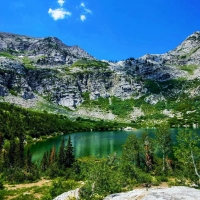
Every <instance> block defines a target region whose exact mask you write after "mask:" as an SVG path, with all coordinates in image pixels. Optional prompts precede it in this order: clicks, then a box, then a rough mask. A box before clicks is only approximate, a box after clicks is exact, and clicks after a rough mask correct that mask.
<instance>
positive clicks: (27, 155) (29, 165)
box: [26, 149, 33, 170]
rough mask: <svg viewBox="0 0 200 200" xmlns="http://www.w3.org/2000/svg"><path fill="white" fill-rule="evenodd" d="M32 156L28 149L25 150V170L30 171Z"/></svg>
mask: <svg viewBox="0 0 200 200" xmlns="http://www.w3.org/2000/svg"><path fill="white" fill-rule="evenodd" d="M31 160H32V154H31V152H30V149H28V150H27V154H26V167H27V169H28V170H29V169H31V167H32V165H33V163H32V161H31Z"/></svg>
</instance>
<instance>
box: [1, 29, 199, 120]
mask: <svg viewBox="0 0 200 200" xmlns="http://www.w3.org/2000/svg"><path fill="white" fill-rule="evenodd" d="M199 65H200V32H199V31H197V32H195V33H193V34H192V35H190V36H188V37H187V38H186V40H184V41H183V42H182V43H181V44H180V45H179V46H178V47H177V48H175V49H173V50H171V51H169V52H167V53H165V54H146V55H144V56H142V57H140V58H137V59H135V58H128V59H126V60H123V61H118V62H110V61H106V60H104V61H101V60H98V59H96V58H94V57H93V56H91V55H89V54H88V53H87V52H85V51H84V50H83V49H81V48H80V47H78V46H71V47H70V46H67V45H65V44H64V43H62V41H61V40H59V39H58V38H56V37H46V38H32V37H29V36H22V35H16V34H11V33H4V32H0V96H1V101H6V102H11V103H15V104H18V105H21V106H24V107H33V108H34V107H36V108H38V104H43V106H44V105H47V104H51V106H52V107H54V106H63V107H62V108H64V107H68V108H70V109H72V110H74V111H70V112H71V113H73V114H74V115H76V116H79V115H80V116H84V117H94V118H97V119H106V120H128V121H135V120H136V121H137V118H139V119H140V121H141V120H142V119H141V118H142V117H143V116H146V112H147V111H146V110H145V109H144V108H142V106H144V104H145V105H146V104H148V105H149V107H150V106H151V105H157V104H159V103H163V102H165V104H166V102H167V101H168V99H169V98H172V97H173V98H176V101H177V100H178V98H180V94H181V95H184V94H185V93H186V92H187V93H188V96H189V97H191V98H194V97H196V96H198V95H199V94H200V92H199V91H200V90H199V82H198V81H199V78H200V67H199ZM195 81H196V82H195ZM191 82H192V83H193V84H191ZM184 85H185V88H184V87H183V86H184ZM186 87H189V90H188V88H186ZM117 99H118V100H117ZM31 101H32V102H33V103H31V106H28V105H27V102H31ZM138 101H141V102H143V103H142V104H141V105H140V106H139V107H138V106H136V105H135V104H136V102H138ZM19 102H20V103H19ZM127 102H129V103H127ZM175 103H177V102H175ZM23 104H24V105H23ZM115 104H116V105H121V106H122V105H123V104H127V105H128V106H129V112H128V109H127V108H126V106H125V105H123V106H124V107H123V106H122V107H123V108H122V112H125V111H126V112H127V113H129V114H128V115H127V116H122V114H120V112H117V111H116V109H117V108H116V107H119V106H115ZM44 107H46V106H44ZM147 107H148V106H147ZM165 108H166V109H167V107H166V106H165ZM38 109H39V108H38ZM40 109H41V107H40ZM42 109H43V108H42ZM44 110H45V108H44ZM55 110H56V109H54V111H55ZM54 111H53V112H54ZM173 112H174V111H173ZM173 112H172V111H171V110H170V109H167V112H166V111H164V109H163V110H162V111H161V112H160V114H161V115H162V116H165V117H167V118H170V116H179V115H182V114H180V113H178V112H177V111H176V112H175V113H173ZM67 113H68V112H67ZM163 113H164V114H163ZM166 113H168V114H166ZM169 113H170V114H169ZM154 114H155V113H154ZM120 116H121V117H120ZM157 121H158V120H157Z"/></svg>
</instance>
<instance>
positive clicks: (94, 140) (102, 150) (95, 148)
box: [30, 128, 200, 163]
mask: <svg viewBox="0 0 200 200" xmlns="http://www.w3.org/2000/svg"><path fill="white" fill-rule="evenodd" d="M170 130H171V132H172V139H173V141H174V142H175V140H176V133H177V132H178V130H179V129H176V128H173V129H170ZM191 130H193V131H195V132H197V133H198V134H199V135H200V129H191ZM155 131H156V129H135V130H132V131H102V132H100V131H99V132H98V131H91V132H77V133H71V134H70V136H71V140H72V145H73V147H74V153H75V156H76V158H81V157H87V156H96V157H106V156H108V155H110V154H112V153H114V152H116V153H117V155H118V156H120V155H121V153H122V145H123V144H124V143H125V141H126V139H127V137H128V136H129V135H130V134H135V135H136V136H138V137H140V136H141V135H142V133H144V132H148V133H149V134H150V136H152V137H153V133H154V132H155ZM68 136H69V135H68V134H66V135H60V136H56V137H53V138H49V139H47V140H45V141H38V142H36V143H34V144H32V145H30V151H31V153H32V160H33V162H35V163H37V162H40V160H41V159H42V157H43V154H44V152H46V151H50V149H51V148H52V147H53V146H54V145H55V147H56V150H57V152H58V150H59V146H60V143H61V140H62V138H63V137H64V138H65V142H67V139H68Z"/></svg>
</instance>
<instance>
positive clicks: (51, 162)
mask: <svg viewBox="0 0 200 200" xmlns="http://www.w3.org/2000/svg"><path fill="white" fill-rule="evenodd" d="M55 161H56V147H55V145H54V146H53V148H52V149H51V152H50V165H51V164H53V163H54V162H55Z"/></svg>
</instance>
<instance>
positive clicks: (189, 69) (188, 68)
mask: <svg viewBox="0 0 200 200" xmlns="http://www.w3.org/2000/svg"><path fill="white" fill-rule="evenodd" d="M178 68H179V69H180V70H183V71H186V72H188V73H189V74H190V75H193V74H194V71H195V70H196V69H197V65H182V66H179V67H178Z"/></svg>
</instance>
